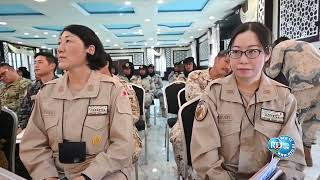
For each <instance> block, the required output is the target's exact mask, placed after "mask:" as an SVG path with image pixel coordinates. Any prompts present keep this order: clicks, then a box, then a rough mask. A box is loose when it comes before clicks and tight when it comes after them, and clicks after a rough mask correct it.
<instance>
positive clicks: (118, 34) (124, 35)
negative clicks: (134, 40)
mask: <svg viewBox="0 0 320 180" xmlns="http://www.w3.org/2000/svg"><path fill="white" fill-rule="evenodd" d="M114 34H115V35H116V36H117V37H141V36H143V34H135V33H132V32H129V33H125V34H124V33H114Z"/></svg>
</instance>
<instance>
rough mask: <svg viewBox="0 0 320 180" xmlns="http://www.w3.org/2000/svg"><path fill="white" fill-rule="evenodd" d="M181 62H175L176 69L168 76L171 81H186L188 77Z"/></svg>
mask: <svg viewBox="0 0 320 180" xmlns="http://www.w3.org/2000/svg"><path fill="white" fill-rule="evenodd" d="M182 62H183V61H181V62H176V63H174V70H173V71H171V72H170V74H169V76H168V81H169V83H172V82H174V81H186V77H185V76H184V74H183V69H184V68H183V66H181V63H182Z"/></svg>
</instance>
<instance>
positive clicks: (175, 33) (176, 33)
mask: <svg viewBox="0 0 320 180" xmlns="http://www.w3.org/2000/svg"><path fill="white" fill-rule="evenodd" d="M183 34H184V31H175V32H165V33H160V34H158V36H180V35H183Z"/></svg>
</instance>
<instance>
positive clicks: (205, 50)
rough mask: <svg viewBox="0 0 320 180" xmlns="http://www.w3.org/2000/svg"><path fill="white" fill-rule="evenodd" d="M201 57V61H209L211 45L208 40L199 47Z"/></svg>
mask: <svg viewBox="0 0 320 180" xmlns="http://www.w3.org/2000/svg"><path fill="white" fill-rule="evenodd" d="M199 57H200V61H206V60H208V59H209V44H208V39H206V40H204V41H203V42H201V43H200V47H199Z"/></svg>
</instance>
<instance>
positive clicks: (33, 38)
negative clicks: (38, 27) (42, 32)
mask: <svg viewBox="0 0 320 180" xmlns="http://www.w3.org/2000/svg"><path fill="white" fill-rule="evenodd" d="M15 37H16V38H19V39H24V40H37V39H47V38H45V37H23V36H15Z"/></svg>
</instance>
